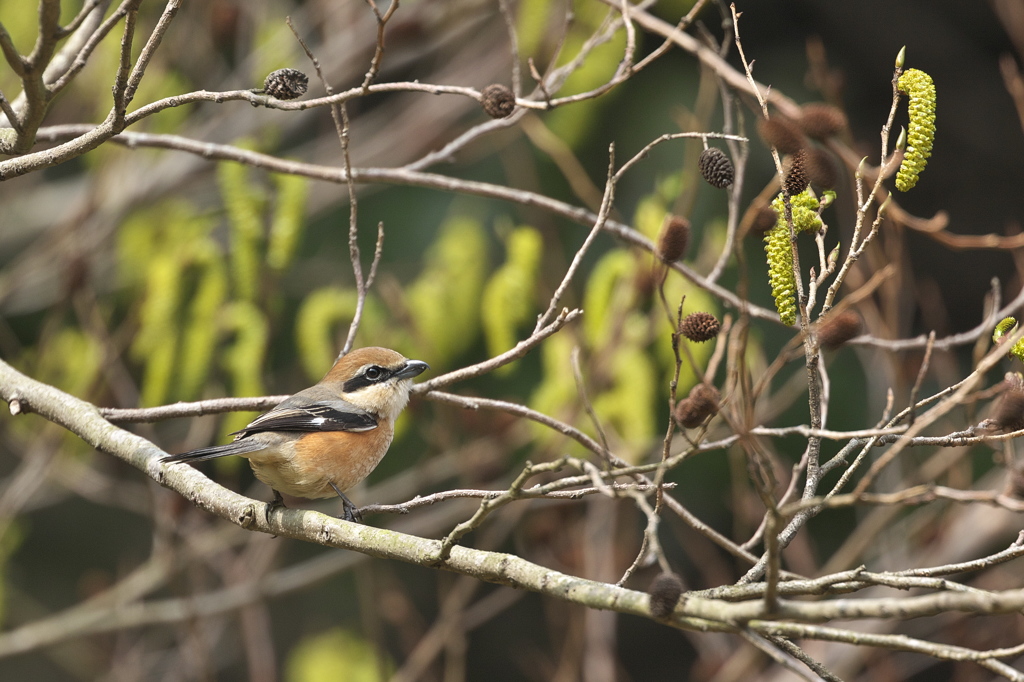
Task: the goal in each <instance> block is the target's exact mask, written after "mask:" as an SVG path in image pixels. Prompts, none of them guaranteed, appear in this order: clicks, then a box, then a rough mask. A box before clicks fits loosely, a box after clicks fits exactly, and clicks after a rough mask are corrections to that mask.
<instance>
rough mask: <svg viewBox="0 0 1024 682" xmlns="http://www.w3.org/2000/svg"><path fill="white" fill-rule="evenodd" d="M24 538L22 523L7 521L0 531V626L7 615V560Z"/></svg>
mask: <svg viewBox="0 0 1024 682" xmlns="http://www.w3.org/2000/svg"><path fill="white" fill-rule="evenodd" d="M24 537H25V531H24V530H23V524H22V523H19V522H16V521H13V520H11V521H7V522H5V523H4V524H3V527H2V529H0V624H2V623H3V622H4V620H5V617H6V615H7V560H8V559H9V558H10V556H11V555H12V554H14V552H15V551H16V550H17V549H18V547H20V546H21V543H22V540H23V539H24Z"/></svg>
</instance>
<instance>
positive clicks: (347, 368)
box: [324, 347, 429, 420]
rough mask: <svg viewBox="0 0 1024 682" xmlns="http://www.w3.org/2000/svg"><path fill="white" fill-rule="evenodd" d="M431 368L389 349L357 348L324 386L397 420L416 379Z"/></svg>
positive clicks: (326, 378) (353, 402) (382, 415)
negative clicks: (334, 388)
mask: <svg viewBox="0 0 1024 682" xmlns="http://www.w3.org/2000/svg"><path fill="white" fill-rule="evenodd" d="M428 368H429V365H427V363H425V362H421V361H420V360H409V359H407V358H406V357H405V356H403V355H402V354H401V353H398V352H396V351H393V350H390V349H387V348H377V347H370V348H357V349H356V350H354V351H352V352H351V353H349V354H348V355H346V356H344V357H343V358H341V359H340V360H338V361H337V362H336V363H335V364H334V367H332V368H331V371H330V372H328V373H327V376H325V377H324V383H327V384H329V385H331V386H332V387H337V389H338V391H339V393H340V397H341V398H342V399H344V400H347V401H348V402H350V403H352V404H353V405H355V406H357V407H360V408H362V409H364V410H367V411H368V412H373V413H374V414H376V415H378V416H380V417H384V418H387V419H392V420H393V419H395V418H396V417H398V414H399V413H400V412H401V411H402V410H403V409H405V406H406V404H407V403H408V402H409V389H411V388H412V379H413V377H415V376H418V375H419V374H421V373H422V372H423V371H424V370H426V369H428Z"/></svg>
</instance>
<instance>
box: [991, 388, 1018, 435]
mask: <svg viewBox="0 0 1024 682" xmlns="http://www.w3.org/2000/svg"><path fill="white" fill-rule="evenodd" d="M993 419H995V421H996V424H998V425H999V428H1000V429H1001V430H1002V431H1003V432H1006V433H1009V432H1010V431H1019V430H1021V429H1024V391H1022V390H1020V389H1019V388H1010V389H1009V390H1007V391H1005V392H1004V393H1003V395H1002V397H1000V398H999V402H998V403H997V404H996V411H995V414H994V415H993Z"/></svg>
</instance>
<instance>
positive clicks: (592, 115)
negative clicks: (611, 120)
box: [545, 1, 643, 149]
mask: <svg viewBox="0 0 1024 682" xmlns="http://www.w3.org/2000/svg"><path fill="white" fill-rule="evenodd" d="M573 11H574V12H575V20H574V21H573V23H572V27H571V29H570V31H569V35H568V36H566V39H565V45H564V47H563V48H562V53H561V54H562V58H561V59H560V60H559V61H560V63H562V64H564V63H566V62H568V61H570V60H572V59H575V58H576V56H577V55H578V54H579V52H580V50H581V49H582V48H583V46H584V44H585V43H586V41H587V39H588V38H589V37H590V35H591V34H592V33H593V31H594V30H595V29H596V28H597V27H598V26H599V25H600V24H601V22H602V21H603V20H604V17H605V16H606V14H607V12H608V9H607V8H605V7H603V6H602V5H600V4H599V3H592V2H579V1H577V2H574V3H573ZM642 36H643V34H642V33H638V34H637V38H638V40H639V39H641V38H642ZM625 48H626V32H625V29H624V28H621V27H620V28H619V30H618V31H617V32H616V33H615V35H614V36H612V38H611V40H609V41H608V42H606V43H604V44H602V45H598V46H597V47H596V48H594V49H593V50H592V51H591V52H590V54H589V55H587V58H586V59H585V60H584V62H583V64H582V65H581V66H580V68H578V69H576V70H575V71H574V72H573V73H572V74H571V75H570V76H569V77H568V79H566V81H565V86H564V87H563V88H562V90H561V91H560V92H559V95H571V94H577V93H581V92H586V91H588V90H592V89H594V88H597V87H600V86H601V85H603V84H604V83H606V82H608V80H609V79H610V78H611V77H612V75H613V74H614V73H615V69H616V68H617V67H618V65H619V63H620V62H621V61H622V56H623V54H624V50H625ZM612 101H614V97H613V96H606V97H600V98H597V99H590V100H584V101H582V102H579V103H576V104H573V105H572V106H567V107H561V108H559V109H556V110H555V111H553V112H551V113H550V114H549V115H548V116H547V118H546V120H545V123H547V126H548V127H549V128H550V129H551V131H552V132H553V133H555V135H557V136H558V137H559V138H560V139H561V140H562V141H563V142H565V144H567V145H569V146H570V147H572V148H573V149H575V148H576V147H577V146H578V145H579V143H580V142H582V141H583V140H585V139H587V136H588V135H589V134H590V131H591V128H592V127H593V125H594V122H595V121H596V119H597V115H598V113H599V112H600V110H601V109H602V108H605V107H607V106H608V105H609V104H611V103H612Z"/></svg>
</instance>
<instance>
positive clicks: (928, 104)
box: [896, 69, 935, 192]
mask: <svg viewBox="0 0 1024 682" xmlns="http://www.w3.org/2000/svg"><path fill="white" fill-rule="evenodd" d="M896 84H897V87H898V88H899V91H900V92H902V93H904V94H907V95H909V96H910V104H909V105H908V112H909V114H910V125H909V127H908V129H907V149H906V152H905V153H904V155H903V163H901V164H900V169H899V171H897V172H896V189H898V190H899V191H901V192H906V191H909V190H910V189H912V188H913V187H914V185H916V184H917V179H918V176H919V175H920V173H921V171H923V170H924V167H925V166H926V165H928V157H930V156H931V155H932V145H933V143H934V142H935V83H934V82H933V81H932V77H931V76H929V75H928V74H926V73H925V72H924V71H921V70H920V69H907V70H906V71H904V72H903V74H902V75H901V76H900V77H899V80H898V81H897V82H896Z"/></svg>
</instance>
